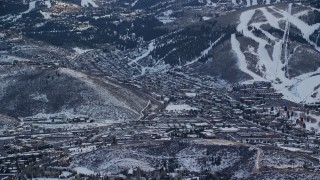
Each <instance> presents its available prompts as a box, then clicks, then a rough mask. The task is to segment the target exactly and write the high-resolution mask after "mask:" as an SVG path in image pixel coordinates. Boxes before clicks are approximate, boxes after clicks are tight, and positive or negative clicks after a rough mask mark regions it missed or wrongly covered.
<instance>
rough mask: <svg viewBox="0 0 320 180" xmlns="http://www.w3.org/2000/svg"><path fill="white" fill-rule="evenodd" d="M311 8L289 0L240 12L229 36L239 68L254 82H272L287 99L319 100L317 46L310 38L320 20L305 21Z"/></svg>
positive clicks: (318, 26) (297, 100)
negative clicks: (236, 24)
mask: <svg viewBox="0 0 320 180" xmlns="http://www.w3.org/2000/svg"><path fill="white" fill-rule="evenodd" d="M313 11H316V12H317V13H318V12H319V11H318V10H315V9H313V8H309V7H305V6H302V5H293V4H292V3H290V4H288V5H287V4H286V5H281V6H280V5H279V6H268V7H262V8H257V9H251V10H247V11H244V12H242V13H241V16H240V22H239V25H238V26H237V32H239V35H238V37H237V36H236V34H233V35H232V37H231V44H232V50H233V51H234V52H235V53H236V56H237V58H238V63H239V68H240V69H241V70H242V71H243V72H245V73H247V74H249V75H250V76H251V77H252V78H253V80H255V81H271V82H273V84H274V87H275V88H276V89H277V90H278V91H279V92H282V93H283V94H284V96H285V98H286V99H288V100H292V101H295V102H300V101H302V102H308V103H309V102H314V101H319V99H320V94H319V85H320V78H319V76H318V74H319V72H320V69H319V66H320V61H319V56H320V53H319V51H320V48H319V47H318V39H319V37H317V38H316V39H315V41H314V40H311V38H310V37H312V36H313V35H314V34H315V33H316V32H317V31H318V30H320V22H317V21H316V22H312V21H304V19H308V18H306V17H308V16H309V14H310V13H312V12H313Z"/></svg>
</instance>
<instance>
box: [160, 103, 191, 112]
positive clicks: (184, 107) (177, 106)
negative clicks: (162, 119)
mask: <svg viewBox="0 0 320 180" xmlns="http://www.w3.org/2000/svg"><path fill="white" fill-rule="evenodd" d="M196 109H197V108H193V107H191V106H190V105H187V104H169V105H168V106H167V107H166V111H183V110H186V111H188V110H196Z"/></svg>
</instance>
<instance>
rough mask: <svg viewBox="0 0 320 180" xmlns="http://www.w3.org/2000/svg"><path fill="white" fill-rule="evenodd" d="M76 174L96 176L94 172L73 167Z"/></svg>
mask: <svg viewBox="0 0 320 180" xmlns="http://www.w3.org/2000/svg"><path fill="white" fill-rule="evenodd" d="M73 170H75V171H76V172H77V173H78V174H84V175H94V174H96V173H95V172H94V171H92V170H90V169H88V168H85V167H75V168H73Z"/></svg>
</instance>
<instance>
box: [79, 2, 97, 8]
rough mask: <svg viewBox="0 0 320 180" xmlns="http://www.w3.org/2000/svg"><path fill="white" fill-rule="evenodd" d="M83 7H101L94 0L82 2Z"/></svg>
mask: <svg viewBox="0 0 320 180" xmlns="http://www.w3.org/2000/svg"><path fill="white" fill-rule="evenodd" d="M81 6H82V7H90V6H92V7H99V6H98V5H97V4H96V3H95V2H93V0H81Z"/></svg>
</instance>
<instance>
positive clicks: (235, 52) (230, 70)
mask: <svg viewBox="0 0 320 180" xmlns="http://www.w3.org/2000/svg"><path fill="white" fill-rule="evenodd" d="M319 12H320V10H319V9H316V8H314V7H311V6H307V5H304V4H293V3H280V4H274V5H268V6H259V7H249V8H244V9H243V10H240V11H236V12H232V13H228V14H226V15H224V16H221V17H217V18H214V19H211V20H208V21H204V22H198V23H195V24H193V25H191V26H188V27H187V28H185V29H182V30H178V31H175V32H173V33H171V34H168V35H166V36H163V37H160V38H157V39H156V40H155V41H154V42H153V43H152V46H151V47H152V49H150V46H149V48H148V50H146V51H145V54H144V55H143V56H140V58H139V59H138V60H135V61H130V62H129V64H130V65H132V64H133V63H134V64H138V67H143V69H144V70H145V69H152V68H151V67H150V59H155V61H152V62H154V64H153V65H152V67H154V68H156V67H158V65H159V64H161V63H159V62H163V61H164V62H165V63H166V64H170V65H171V66H173V67H178V68H182V69H185V70H186V71H188V72H191V73H196V74H200V75H212V76H217V77H218V78H222V79H224V80H227V81H229V82H232V83H235V82H239V81H240V82H242V83H246V82H248V80H250V81H268V82H272V83H273V85H274V88H275V89H276V90H277V91H278V92H281V93H283V95H284V97H285V99H288V100H291V101H294V102H304V103H310V102H316V101H319V100H320V94H319V93H320V92H319V90H320V89H319V87H320V81H319V80H320V78H319V76H318V75H319V72H320V69H319V67H320V60H319V57H320V47H319V46H320V41H319V37H320V36H319V34H320V33H319V31H320V19H319V15H320V14H319ZM238 17H239V18H238ZM237 19H238V20H237ZM146 66H147V68H146ZM158 69H159V70H161V69H162V68H158ZM239 70H240V71H239ZM153 71H154V70H153ZM142 72H143V73H145V71H142ZM150 72H152V71H150Z"/></svg>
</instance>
